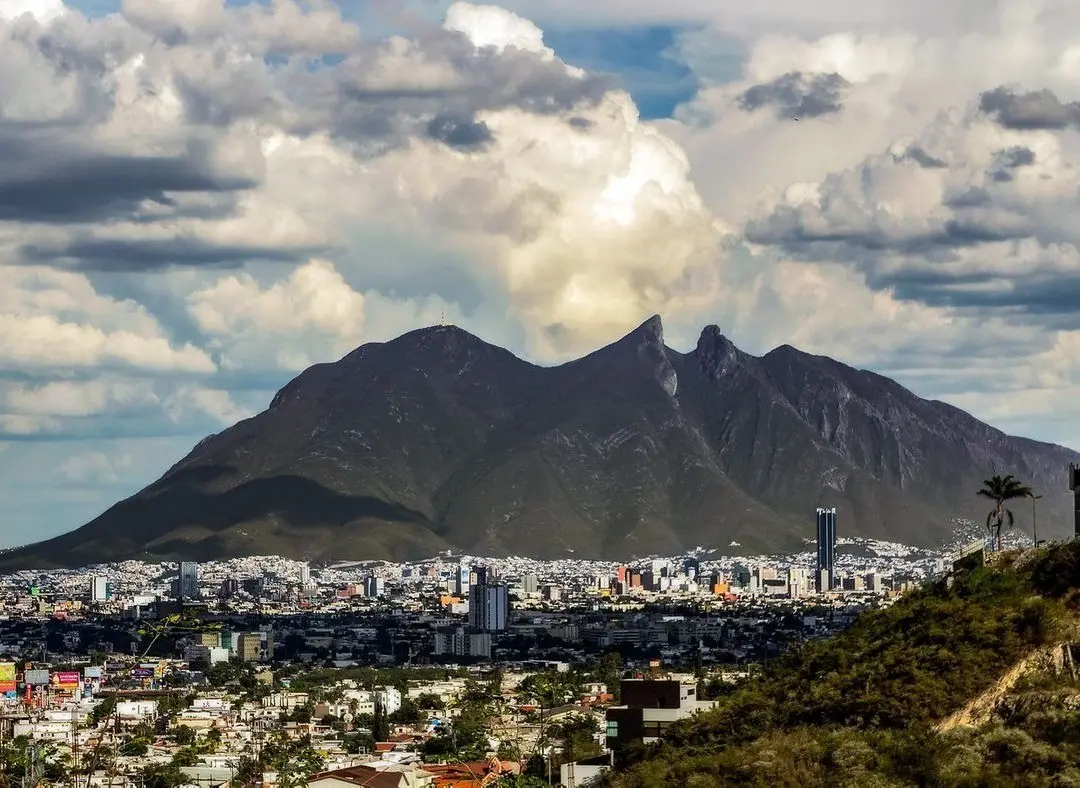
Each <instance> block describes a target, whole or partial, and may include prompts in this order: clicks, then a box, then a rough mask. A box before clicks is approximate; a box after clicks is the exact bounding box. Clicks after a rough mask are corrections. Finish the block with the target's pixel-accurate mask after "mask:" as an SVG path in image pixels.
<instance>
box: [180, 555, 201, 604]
mask: <svg viewBox="0 0 1080 788" xmlns="http://www.w3.org/2000/svg"><path fill="white" fill-rule="evenodd" d="M177 580H178V582H177V587H178V588H177V594H176V596H177V598H178V599H179V600H180V601H181V602H191V601H194V600H197V599H198V598H199V565H198V564H197V563H195V562H194V561H181V562H180V571H179V574H178V576H177Z"/></svg>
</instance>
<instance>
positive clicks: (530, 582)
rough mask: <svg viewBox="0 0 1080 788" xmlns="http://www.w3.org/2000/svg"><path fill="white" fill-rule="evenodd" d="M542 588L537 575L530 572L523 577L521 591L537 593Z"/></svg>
mask: <svg viewBox="0 0 1080 788" xmlns="http://www.w3.org/2000/svg"><path fill="white" fill-rule="evenodd" d="M539 590H540V580H539V578H537V576H536V575H533V574H529V575H525V576H524V577H522V578H521V591H522V593H525V594H535V593H536V592H537V591H539Z"/></svg>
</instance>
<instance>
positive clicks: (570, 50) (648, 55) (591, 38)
mask: <svg viewBox="0 0 1080 788" xmlns="http://www.w3.org/2000/svg"><path fill="white" fill-rule="evenodd" d="M681 32H683V29H682V28H678V27H667V26H663V27H661V26H649V27H619V28H573V29H550V30H545V31H544V43H546V44H547V45H548V46H549V47H551V48H552V49H554V50H555V53H556V54H557V55H558V56H559V57H560V58H562V59H563V60H564V61H566V62H567V63H570V64H572V65H575V66H579V67H580V68H584V69H586V70H587V71H599V72H606V73H609V74H614V75H616V76H618V78H619V79H620V80H621V81H622V83H623V86H624V87H625V88H626V89H627V90H628V91H629V93H630V95H631V96H633V97H634V101H635V102H636V103H637V105H638V108H639V109H640V110H641V116H642V117H643V118H645V119H650V118H667V117H670V116H671V113H672V112H673V111H674V110H675V107H677V106H678V105H679V104H681V103H683V102H684V101H687V100H688V99H690V98H691V97H693V95H694V94H695V93H696V92H697V89H698V79H697V76H696V75H695V74H694V72H693V71H691V70H690V68H689V67H688V66H687V65H686V64H685V63H683V62H682V61H681V60H680V59H679V55H678V52H677V49H676V44H677V36H678V35H679V33H681Z"/></svg>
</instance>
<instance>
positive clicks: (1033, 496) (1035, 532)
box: [1031, 493, 1042, 549]
mask: <svg viewBox="0 0 1080 788" xmlns="http://www.w3.org/2000/svg"><path fill="white" fill-rule="evenodd" d="M1040 498H1042V496H1041V495H1036V494H1035V493H1032V494H1031V540H1032V541H1033V542H1035V547H1036V549H1038V547H1039V531H1038V530H1037V528H1036V526H1035V502H1036V501H1037V500H1039V499H1040Z"/></svg>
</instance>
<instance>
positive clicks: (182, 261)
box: [20, 238, 324, 273]
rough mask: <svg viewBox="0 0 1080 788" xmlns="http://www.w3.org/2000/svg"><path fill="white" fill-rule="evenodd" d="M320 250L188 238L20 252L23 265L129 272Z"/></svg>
mask: <svg viewBox="0 0 1080 788" xmlns="http://www.w3.org/2000/svg"><path fill="white" fill-rule="evenodd" d="M321 251H324V250H322V249H313V248H303V249H301V248H280V247H265V246H263V247H260V246H240V245H227V244H212V243H208V242H205V241H200V240H196V239H190V238H175V239H112V238H109V239H102V238H80V239H77V240H74V241H72V242H70V243H67V244H64V245H63V246H60V247H57V248H49V247H46V246H41V245H27V246H23V247H22V248H21V249H20V252H21V254H22V258H23V261H24V262H27V263H48V264H59V263H67V264H68V265H70V266H71V267H73V268H76V269H78V270H81V271H103V272H114V273H120V272H133V271H148V270H155V269H161V268H169V267H180V266H199V267H207V268H214V267H217V268H238V267H240V266H241V265H243V264H244V263H247V262H250V261H254V260H268V261H275V262H296V261H299V260H302V259H304V258H306V257H309V256H310V255H312V254H315V253H318V252H321Z"/></svg>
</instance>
